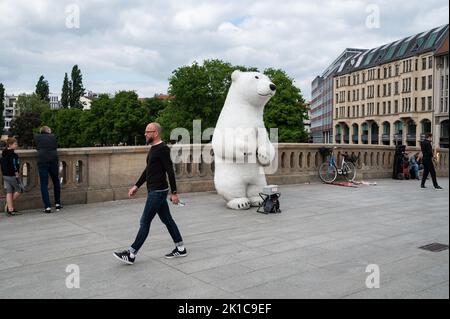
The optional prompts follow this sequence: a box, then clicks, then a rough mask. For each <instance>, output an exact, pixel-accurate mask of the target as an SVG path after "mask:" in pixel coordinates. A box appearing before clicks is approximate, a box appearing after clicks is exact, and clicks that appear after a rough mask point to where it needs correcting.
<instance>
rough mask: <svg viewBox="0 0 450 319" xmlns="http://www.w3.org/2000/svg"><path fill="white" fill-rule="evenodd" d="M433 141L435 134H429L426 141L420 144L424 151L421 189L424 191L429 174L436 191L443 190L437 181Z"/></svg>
mask: <svg viewBox="0 0 450 319" xmlns="http://www.w3.org/2000/svg"><path fill="white" fill-rule="evenodd" d="M432 139H433V134H431V133H427V134H426V136H425V140H423V141H422V143H421V144H420V148H421V149H422V163H423V176H422V183H421V185H420V187H421V188H422V189H424V188H426V187H425V182H426V181H427V177H428V174H431V179H432V180H433V186H434V189H436V190H442V187H441V186H439V184H438V182H437V179H436V170H435V168H434V164H433V158H434V154H433V147H432V146H431V141H432Z"/></svg>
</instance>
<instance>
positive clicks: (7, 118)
mask: <svg viewBox="0 0 450 319" xmlns="http://www.w3.org/2000/svg"><path fill="white" fill-rule="evenodd" d="M17 98H18V97H17V96H15V95H5V99H4V100H3V107H4V108H3V119H4V123H3V124H4V126H3V131H7V130H9V129H10V128H11V121H12V120H13V118H15V117H16V114H17Z"/></svg>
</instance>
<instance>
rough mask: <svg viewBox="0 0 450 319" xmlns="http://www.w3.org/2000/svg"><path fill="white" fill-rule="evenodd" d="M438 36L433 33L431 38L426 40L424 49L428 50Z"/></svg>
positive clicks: (436, 33)
mask: <svg viewBox="0 0 450 319" xmlns="http://www.w3.org/2000/svg"><path fill="white" fill-rule="evenodd" d="M437 36H438V32H433V33H432V34H431V36H430V37H429V38H428V41H427V43H426V44H425V47H424V49H429V48H431V47H432V46H433V45H434V42H435V41H436V38H437Z"/></svg>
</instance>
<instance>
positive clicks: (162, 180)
mask: <svg viewBox="0 0 450 319" xmlns="http://www.w3.org/2000/svg"><path fill="white" fill-rule="evenodd" d="M166 174H167V175H166ZM167 176H168V177H169V183H170V189H171V191H172V194H174V193H176V191H177V184H176V182H175V173H174V171H173V163H172V159H171V158H170V148H169V147H168V146H167V145H166V143H164V142H162V143H160V144H158V145H152V147H150V150H149V151H148V155H147V167H146V168H145V170H144V171H143V172H142V175H141V177H140V178H139V180H138V181H137V182H136V186H137V187H141V186H142V184H144V182H147V189H148V191H155V190H165V189H168V188H169V185H168V184H167Z"/></svg>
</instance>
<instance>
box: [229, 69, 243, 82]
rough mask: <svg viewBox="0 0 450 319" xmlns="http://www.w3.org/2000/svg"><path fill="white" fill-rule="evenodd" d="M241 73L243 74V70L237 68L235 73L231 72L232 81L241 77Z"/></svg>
mask: <svg viewBox="0 0 450 319" xmlns="http://www.w3.org/2000/svg"><path fill="white" fill-rule="evenodd" d="M239 74H241V71H239V70H235V71H233V73H231V81H233V82H234V81H236V80H237V79H238V77H239Z"/></svg>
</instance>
